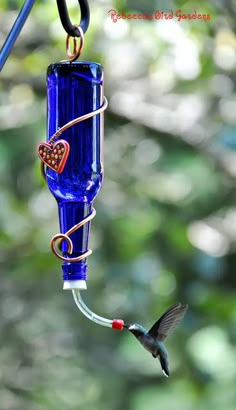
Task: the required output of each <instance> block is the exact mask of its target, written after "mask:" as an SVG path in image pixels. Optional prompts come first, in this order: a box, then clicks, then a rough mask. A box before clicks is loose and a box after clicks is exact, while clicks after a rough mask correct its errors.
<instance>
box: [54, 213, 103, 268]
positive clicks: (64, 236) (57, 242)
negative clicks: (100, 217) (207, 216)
mask: <svg viewBox="0 0 236 410" xmlns="http://www.w3.org/2000/svg"><path fill="white" fill-rule="evenodd" d="M95 215H96V210H95V209H94V208H92V212H91V213H90V214H89V215H88V216H86V218H84V219H83V220H82V221H81V222H79V223H78V224H76V225H74V226H73V227H72V228H70V229H69V231H67V232H66V233H58V234H56V235H54V237H53V238H52V240H51V249H52V252H53V253H54V255H55V256H57V258H59V259H61V260H62V261H65V262H80V261H82V260H83V259H85V258H87V257H88V256H90V255H91V254H92V251H91V249H89V250H88V251H87V252H84V253H83V254H82V255H80V256H77V257H76V258H66V257H64V256H62V255H61V254H60V253H59V252H58V251H57V248H56V246H57V247H58V248H60V247H61V243H62V241H66V242H67V244H68V253H69V254H70V255H71V254H72V252H73V243H72V240H71V239H70V235H72V233H74V232H75V231H77V229H80V228H81V227H82V226H84V225H85V224H87V223H88V222H90V221H91V220H92V219H93V218H94V217H95Z"/></svg>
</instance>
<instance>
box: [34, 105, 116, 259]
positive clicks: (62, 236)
mask: <svg viewBox="0 0 236 410" xmlns="http://www.w3.org/2000/svg"><path fill="white" fill-rule="evenodd" d="M107 106H108V102H107V99H106V97H104V99H103V104H102V105H101V107H100V108H98V109H97V110H95V111H92V112H89V113H88V114H84V115H81V116H80V117H78V118H75V119H74V120H71V121H69V122H68V123H67V124H65V125H63V127H61V128H60V129H59V130H58V131H57V132H56V133H55V134H54V135H53V136H52V137H51V138H50V140H49V141H48V143H49V144H52V143H53V142H54V141H55V140H56V139H57V138H58V137H59V136H60V135H61V134H62V133H63V132H64V131H66V130H68V128H70V127H72V126H73V125H75V124H78V123H79V122H81V121H85V120H87V119H89V118H92V117H94V116H95V115H98V114H102V113H103V112H104V111H105V110H106V108H107ZM44 165H45V164H44V162H43V161H41V172H42V175H43V177H44V179H46V174H45V167H44ZM95 215H96V210H95V209H94V208H92V212H91V213H90V214H89V215H88V216H86V218H84V219H83V220H82V221H81V222H79V223H78V224H76V225H74V226H72V228H70V229H69V230H68V231H67V232H66V233H58V234H56V235H54V236H53V238H52V240H51V249H52V252H53V253H54V255H55V256H56V257H57V258H59V259H61V260H62V261H65V262H80V261H82V260H83V259H86V258H87V257H88V256H90V255H91V254H92V251H91V250H90V249H89V250H88V251H87V252H84V253H83V254H82V255H80V256H77V257H75V258H67V257H65V256H62V255H61V254H60V253H59V252H58V249H61V244H62V242H63V241H66V242H67V245H68V250H67V252H68V253H69V254H70V255H71V254H72V253H73V243H72V240H71V239H70V235H72V234H73V233H74V232H75V231H77V229H80V228H81V227H82V226H84V225H85V224H87V223H88V222H90V221H91V220H92V219H93V218H94V217H95Z"/></svg>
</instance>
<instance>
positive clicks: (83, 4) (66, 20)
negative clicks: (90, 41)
mask: <svg viewBox="0 0 236 410" xmlns="http://www.w3.org/2000/svg"><path fill="white" fill-rule="evenodd" d="M78 2H79V6H80V13H81V18H80V23H79V26H80V27H81V29H82V30H83V33H85V32H86V31H87V29H88V26H89V20H90V11H89V5H88V1H87V0H78ZM57 7H58V12H59V16H60V19H61V24H62V26H63V28H64V30H65V31H66V32H67V34H68V36H70V37H80V36H81V32H80V30H79V29H78V26H75V25H74V24H72V23H71V20H70V17H69V13H68V8H67V5H66V0H57Z"/></svg>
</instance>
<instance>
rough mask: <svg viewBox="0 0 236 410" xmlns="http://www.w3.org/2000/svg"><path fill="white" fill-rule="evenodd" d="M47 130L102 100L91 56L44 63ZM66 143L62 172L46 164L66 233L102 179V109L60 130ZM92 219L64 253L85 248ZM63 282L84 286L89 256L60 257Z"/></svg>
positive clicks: (99, 72)
mask: <svg viewBox="0 0 236 410" xmlns="http://www.w3.org/2000/svg"><path fill="white" fill-rule="evenodd" d="M47 86H48V88H47V90H48V93H47V95H48V136H47V140H49V139H50V138H51V137H52V136H53V134H54V133H55V132H56V131H57V130H58V129H59V128H61V127H62V126H63V125H65V124H66V123H68V122H69V121H71V120H73V119H75V118H77V117H80V116H82V115H84V114H87V113H89V112H91V111H95V110H97V109H98V108H99V107H100V106H101V105H102V103H103V69H102V66H101V65H99V64H96V63H94V62H73V63H69V62H61V63H55V64H52V65H50V66H49V67H48V77H47ZM60 139H64V140H66V141H67V142H68V143H69V144H70V153H69V157H68V159H67V162H66V165H65V168H64V170H63V172H62V173H61V174H59V173H57V172H55V171H54V170H52V169H50V168H47V172H46V178H47V183H48V187H49V189H50V191H51V192H52V194H53V195H54V197H55V198H56V200H57V203H58V211H59V222H60V232H61V233H65V232H67V231H68V230H69V229H70V228H72V227H73V226H74V225H75V224H77V223H78V222H80V221H82V220H83V219H84V218H85V217H86V216H88V215H89V214H90V213H91V210H92V204H93V201H94V198H95V197H96V195H97V193H98V191H99V190H100V188H101V185H102V180H103V152H102V147H103V121H102V118H101V114H100V115H96V116H94V117H92V118H90V119H87V120H85V121H82V122H80V123H78V124H77V125H74V126H72V127H71V128H69V129H68V130H66V131H65V132H63V134H62V135H61V136H60ZM89 230H90V223H88V224H86V225H84V226H83V227H81V228H80V229H79V230H77V231H76V232H74V233H73V234H72V235H71V236H70V238H71V240H72V242H73V253H72V254H71V255H69V254H68V244H67V243H66V241H63V243H62V248H61V249H62V253H63V256H65V257H68V258H71V257H73V258H74V257H78V256H80V255H82V254H83V253H85V252H86V251H87V250H88V239H89ZM62 271H63V279H64V288H68V289H71V288H75V287H77V288H78V287H79V288H86V282H85V280H86V277H87V261H86V259H84V260H82V261H80V262H73V263H72V262H69V261H68V262H63V265H62Z"/></svg>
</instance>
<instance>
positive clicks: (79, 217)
mask: <svg viewBox="0 0 236 410" xmlns="http://www.w3.org/2000/svg"><path fill="white" fill-rule="evenodd" d="M58 212H59V221H60V231H61V233H66V232H67V231H68V230H69V229H71V228H72V227H73V226H74V225H77V224H78V223H79V222H82V221H83V220H84V218H86V217H87V216H88V215H89V214H90V213H91V212H92V203H84V202H59V203H58ZM89 233H90V222H88V223H86V224H85V225H83V226H81V227H80V228H79V229H77V230H76V231H75V232H74V233H72V234H71V235H70V239H71V241H72V243H73V252H72V254H69V253H68V245H67V243H66V241H63V242H62V245H61V250H62V253H63V256H64V257H66V258H68V259H70V258H76V257H78V256H81V255H83V254H84V253H85V252H87V251H88V242H89ZM62 271H63V279H64V281H85V280H86V278H87V260H86V258H85V259H83V260H81V261H79V262H70V261H69V260H68V262H63V265H62Z"/></svg>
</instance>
